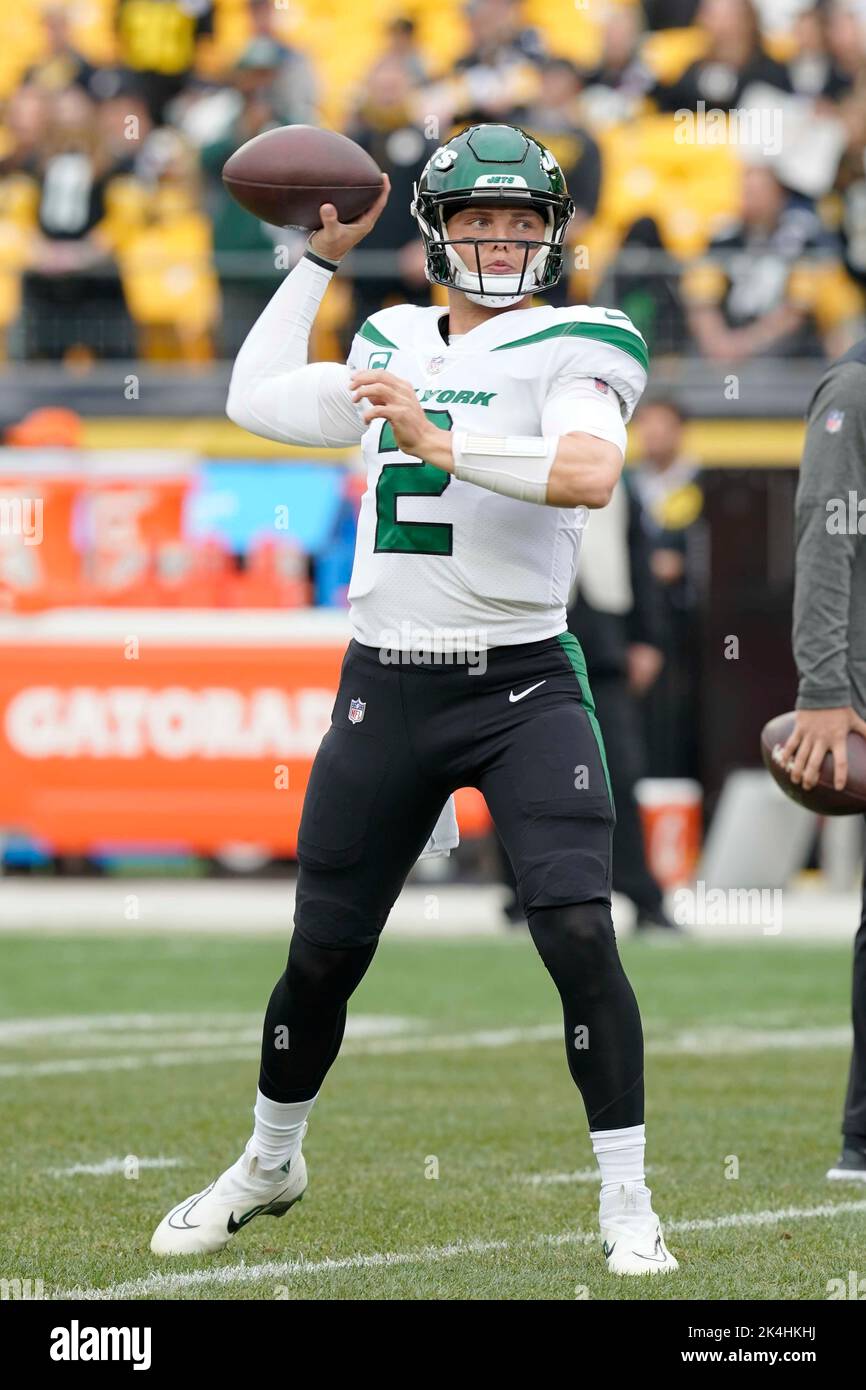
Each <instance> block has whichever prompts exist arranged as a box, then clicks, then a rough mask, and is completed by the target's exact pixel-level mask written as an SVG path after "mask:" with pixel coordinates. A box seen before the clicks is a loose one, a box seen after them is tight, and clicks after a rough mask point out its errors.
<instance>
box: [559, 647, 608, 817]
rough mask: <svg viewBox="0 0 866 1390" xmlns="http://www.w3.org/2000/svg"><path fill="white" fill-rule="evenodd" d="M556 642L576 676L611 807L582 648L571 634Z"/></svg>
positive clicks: (599, 732)
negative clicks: (599, 758)
mask: <svg viewBox="0 0 866 1390" xmlns="http://www.w3.org/2000/svg"><path fill="white" fill-rule="evenodd" d="M557 641H558V642H559V643H560V644H561V646H562V649H563V651H564V652H565V655H566V656H567V657H568V659H569V661H570V662H571V666H572V670H573V671H574V674H575V675H576V676H577V683H578V685H579V686H580V698H581V700H582V701H583V707H584V709H585V710H586V714H587V718H588V719H589V723H590V728H591V729H592V732H593V734H594V735H595V741H596V743H597V744H598V751H599V755H600V757H601V765H602V767H603V768H604V780H605V781H606V783H607V794H608V796H609V797H610V804H611V806H613V789H612V787H611V785H610V772H609V770H608V766H607V754H606V753H605V751H604V739H603V738H602V734H601V727H600V726H599V722H598V720H597V718H596V715H595V701H594V700H593V698H592V691H591V690H590V688H589V677H588V676H587V674H586V658H585V657H584V655H583V648H582V647H581V645H580V643H579V642H578V640H577V638H576V637H575V635H574V633H573V632H560V633H559V635H558V637H557Z"/></svg>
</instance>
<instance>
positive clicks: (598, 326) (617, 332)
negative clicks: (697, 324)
mask: <svg viewBox="0 0 866 1390" xmlns="http://www.w3.org/2000/svg"><path fill="white" fill-rule="evenodd" d="M547 338H595V339H596V340H597V341H598V342H601V343H607V345H608V347H615V348H620V350H621V351H622V352H627V353H628V355H629V356H630V357H633V358H634V359H635V361H636V362H639V363H640V365H641V366H642V367H643V369H644V371H646V370H647V368H648V367H649V353H648V352H647V346H646V343H645V342H644V340H643V338H639V337H638V335H637V334H636V333H630V332H629V331H628V329H626V328H616V327H614V326H612V325H608V324H605V323H557V324H555V325H554V326H553V328H543V329H542V330H541V332H540V333H532V334H530V336H529V337H528V338H515V340H514V342H513V343H500V344H499V345H498V347H495V348H493V349H492V351H493V352H502V351H504V349H505V348H517V347H529V345H530V344H531V343H543V342H544V341H545V340H546V339H547Z"/></svg>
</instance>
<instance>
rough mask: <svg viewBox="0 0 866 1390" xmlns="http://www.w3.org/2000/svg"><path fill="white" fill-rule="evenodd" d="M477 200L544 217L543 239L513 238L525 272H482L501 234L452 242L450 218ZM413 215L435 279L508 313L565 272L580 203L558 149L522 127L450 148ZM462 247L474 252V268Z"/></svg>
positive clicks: (464, 136) (469, 134)
mask: <svg viewBox="0 0 866 1390" xmlns="http://www.w3.org/2000/svg"><path fill="white" fill-rule="evenodd" d="M474 203H477V204H478V205H479V206H481V207H491V206H494V205H495V206H498V207H506V208H508V207H520V208H531V209H533V211H535V212H538V213H540V214H541V216H542V217H543V218H544V221H545V236H544V239H543V240H542V241H530V240H525V239H523V238H518V237H510V238H509V240H510V241H513V242H514V244H515V245H517V246H522V247H523V265H522V266H521V269H520V271H519V273H515V274H513V275H496V276H493V275H489V274H488V275H487V276H484V275H482V271H481V257H480V254H479V251H478V246H479V245H480V244H483V242H484V241H485V240H487V241H491V242H492V241H493V240H494V238H493V237H488V238H474V237H473V238H472V239H471V240H467V239H462V240H461V241H460V242H456V241H453V240H449V238H448V233H447V230H446V222H447V219H448V218H449V217H451V216H452V215H453V214H454V213H455V212H460V211H462V209H463V208H466V207H471V206H472V205H473V204H474ZM411 211H412V216H413V217H414V218H415V221H416V222H417V223H418V226H419V228H420V230H421V236H422V237H423V240H424V248H425V250H426V252H427V265H426V271H427V279H428V280H430V281H432V282H433V283H434V284H437V285H449V286H451V287H452V288H453V289H458V290H462V291H463V292H464V294H466V296H467V298H469V299H471V300H472V301H473V302H474V303H476V304H484V305H486V306H487V307H488V308H493V309H499V308H507V307H508V306H509V305H510V304H517V303H518V302H519V301H520V300H521V299H523V298H525V296H526V295H528V294H538V293H539V292H541V291H543V290H548V289H550V288H551V286H552V285H555V284H556V282H557V281H558V280H559V278H560V276H561V274H562V257H563V241H564V238H565V233H566V229H567V227H568V224H569V222H570V221H571V218H572V215H573V213H574V203H573V202H572V200H571V198H570V197H569V196H568V189H567V188H566V186H565V179H564V177H563V174H562V170H561V169H560V167H559V164H558V163H557V161H556V159H555V158H554V156H553V155H552V154H551V152H550V150H548V149H546V148H545V146H544V145H542V144H540V143H539V141H538V140H536V139H534V138H533V136H531V135H528V134H527V133H526V131H523V130H520V129H519V128H518V127H517V126H510V125H475V126H468V127H467V129H466V130H462V131H461V132H460V134H459V135H455V136H454V137H453V139H451V140H449V141H448V143H447V144H446V145H442V146H441V148H440V149H438V150H436V151H435V153H434V154H433V155H432V156H431V157H430V159H429V160H428V161H427V164H426V166H425V168H424V170H423V172H422V174H421V177H420V179H419V180H418V182H417V183H416V184H415V188H414V198H413V201H412V209H411ZM496 240H500V241H501V237H500V238H496ZM458 246H461V247H463V248H466V247H469V248H471V249H474V252H475V269H474V270H471V269H469V268H468V267H467V265H466V263H465V261H464V260H463V258H462V257H461V255H460V254H459V252H458V250H457V247H458Z"/></svg>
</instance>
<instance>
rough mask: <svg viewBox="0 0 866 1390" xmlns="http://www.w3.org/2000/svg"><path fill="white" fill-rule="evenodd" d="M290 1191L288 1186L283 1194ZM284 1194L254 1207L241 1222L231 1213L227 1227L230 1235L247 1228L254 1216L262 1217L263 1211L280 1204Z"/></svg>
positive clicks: (279, 1193)
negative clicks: (277, 1203)
mask: <svg viewBox="0 0 866 1390" xmlns="http://www.w3.org/2000/svg"><path fill="white" fill-rule="evenodd" d="M288 1190H289V1189H288V1186H286V1187H284V1188H283V1192H288ZM283 1192H278V1193H277V1195H276V1197H272V1198H271V1200H270V1201H269V1202H264V1203H263V1204H262V1205H261V1206H260V1207H252V1208H251V1209H250V1211H248V1212H247V1213H246V1214H245V1215H244V1216H242V1217H241V1219H240V1221H235V1214H234V1212H231V1213H230V1214H229V1219H228V1224H227V1226H226V1229H227V1231H228V1233H229V1235H230V1236H233V1235H234V1233H235V1231H239V1230H240V1229H241V1227H242V1226H246V1224H247V1222H248V1221H252V1219H253V1217H254V1216H260V1215H261V1213H262V1212H263V1211H267V1210H268V1208H269V1207H272V1206H273V1205H274V1202H278V1201H279V1200H280V1198H281V1197H282V1195H283Z"/></svg>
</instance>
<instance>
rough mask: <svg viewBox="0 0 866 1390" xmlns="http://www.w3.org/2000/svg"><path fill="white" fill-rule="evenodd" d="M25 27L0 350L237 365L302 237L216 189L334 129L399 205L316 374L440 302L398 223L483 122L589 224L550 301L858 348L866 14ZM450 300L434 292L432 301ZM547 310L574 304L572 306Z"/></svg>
mask: <svg viewBox="0 0 866 1390" xmlns="http://www.w3.org/2000/svg"><path fill="white" fill-rule="evenodd" d="M431 9H433V7H429V6H421V5H420V3H416V0H402V3H400V5H399V8H398V7H396V5H395V3H389V0H377V3H376V4H374V5H373V6H372V7H370V8H369V9H367V10H365V14H364V25H363V31H359V29H358V26H357V23H356V11H355V8H354V7H353V6H351V5H350V4H349V3H348V0H330V3H328V0H322V3H320V4H319V5H314V4H313V3H312V0H86V3H85V0H80V3H76V0H67V2H66V3H57V0H21V3H20V5H18V6H16V10H17V11H20V12H19V13H17V14H16V18H15V20H14V22H12V21H10V22H9V23H7V25H6V27H7V28H8V30H9V49H8V51H7V52H6V53H5V54H3V55H0V99H2V115H0V351H2V352H3V353H4V354H5V356H7V357H10V358H24V359H48V360H65V361H70V362H76V361H79V362H87V361H90V360H94V359H100V358H105V357H115V358H117V357H134V356H140V357H144V358H150V359H165V358H177V359H184V360H188V361H193V362H196V361H207V360H209V359H211V358H213V357H221V356H230V355H232V353H233V352H234V351H235V350H236V348H237V346H238V343H239V342H240V341H241V340H242V338H243V336H244V334H245V332H246V330H247V328H248V326H249V324H250V322H251V321H252V319H253V317H254V316H255V314H256V313H257V312H258V310H259V308H260V307H261V305H262V304H263V303H264V302H265V300H266V299H267V298H268V296H269V295H270V293H272V291H273V288H274V286H275V284H276V283H277V280H278V279H279V277H280V275H281V274H282V273H283V271H284V269H285V265H284V264H282V263H281V262H280V260H279V257H278V255H277V254H276V251H275V248H277V247H281V246H284V245H286V244H288V245H289V254H290V256H291V255H292V254H294V253H295V252H296V251H297V250H298V249H299V243H300V241H301V240H302V238H301V237H300V234H297V235H296V234H290V233H286V231H284V230H281V229H279V228H273V227H267V226H264V225H263V224H261V223H259V222H258V221H256V219H254V218H253V217H251V216H250V215H249V214H247V213H245V212H244V211H243V210H242V209H241V208H240V207H238V206H237V205H236V204H235V203H234V202H233V201H232V200H231V199H230V198H229V197H228V195H227V194H226V192H225V190H224V189H223V186H222V183H221V179H220V173H221V170H222V166H223V164H224V162H225V160H226V158H227V157H228V155H229V154H231V153H232V151H233V150H235V149H237V148H238V146H239V145H241V144H242V143H243V142H244V141H246V140H248V139H250V138H251V137H252V136H254V135H257V134H259V133H261V132H262V131H265V130H268V129H270V128H272V127H274V126H277V125H283V124H287V123H295V122H300V123H313V124H323V125H328V126H332V127H334V128H338V129H341V130H343V131H345V133H347V134H348V135H350V136H351V137H352V138H353V139H354V140H356V141H357V142H358V143H359V144H361V145H362V146H363V147H364V148H365V149H367V150H368V151H369V152H370V153H371V154H372V156H373V158H374V159H375V160H376V161H377V163H378V164H379V165H380V167H381V168H382V169H384V170H386V171H387V172H388V173H389V175H390V177H391V181H392V184H393V188H394V193H393V197H392V199H391V201H390V203H389V206H388V208H387V209H386V212H385V214H384V215H383V217H382V218H381V220H380V222H379V223H378V224H377V226H376V228H375V231H374V233H373V234H372V235H371V236H370V237H369V238H368V239H367V240H366V241H365V243H364V244H363V246H362V247H361V248H359V250H358V251H357V252H356V253H355V255H354V256H353V258H352V263H351V265H350V266H347V268H346V269H347V274H345V275H342V276H341V277H340V278H339V280H338V281H337V282H335V287H334V290H333V291H332V293H331V294H330V295H329V296H328V298H327V300H326V304H325V306H324V309H323V313H322V314H321V315H320V321H319V323H318V325H317V334H318V341H317V343H316V350H317V352H318V354H319V355H320V356H330V357H339V356H341V355H342V353H343V352H344V351H345V348H346V344H347V338H348V337H349V336H350V333H351V328H352V326H353V324H354V323H355V322H357V320H358V318H359V317H363V316H365V315H367V314H369V313H370V312H372V311H373V310H375V309H376V308H378V307H380V306H381V305H382V304H387V303H389V302H395V301H397V300H405V299H407V298H408V299H410V300H415V301H418V302H423V301H425V300H426V299H427V298H428V297H429V295H430V292H431V291H430V287H429V286H428V285H427V283H426V281H425V278H424V267H423V255H422V248H421V244H420V242H419V240H418V238H417V236H416V235H415V224H414V223H413V221H412V220H411V218H410V215H409V203H410V198H411V190H412V184H413V181H414V180H415V179H416V178H417V176H418V173H419V172H420V170H421V169H422V168H423V165H424V164H425V162H426V160H427V159H428V158H429V156H430V154H431V153H432V152H433V151H434V150H435V149H436V148H437V146H438V145H439V144H440V143H441V142H443V141H444V140H446V139H447V138H448V137H449V135H450V134H451V133H452V132H453V131H454V130H455V129H458V128H460V127H461V126H463V125H465V124H466V123H468V122H472V121H507V122H512V123H516V124H519V125H522V126H523V127H524V128H526V129H527V130H529V131H530V132H532V133H533V134H534V135H536V136H537V137H538V138H539V139H541V140H542V141H544V143H546V144H547V145H549V146H550V147H551V149H553V151H554V153H555V154H556V155H557V157H558V158H559V160H560V163H561V164H562V166H563V169H564V171H565V174H566V178H567V181H568V184H569V188H570V191H571V193H572V196H573V197H574V200H575V203H576V205H577V215H576V217H575V219H574V222H573V225H572V228H571V231H570V243H571V245H570V254H569V258H568V267H569V274H568V276H567V277H565V278H564V280H563V282H562V284H561V285H560V286H559V287H557V291H556V292H555V295H554V302H559V303H566V302H587V301H588V302H605V301H610V302H616V303H617V305H618V306H619V307H621V308H623V309H625V310H626V311H627V312H628V313H629V314H631V316H632V318H633V319H634V320H635V321H636V322H637V323H638V325H639V326H640V327H641V329H642V331H643V332H644V333H645V335H646V337H647V339H648V341H649V343H650V347H651V350H652V351H653V353H654V354H655V355H656V356H658V355H659V354H673V355H677V354H684V353H687V354H691V355H696V354H697V355H702V356H704V357H706V358H710V359H713V360H717V361H722V362H737V361H742V360H745V359H748V358H750V357H754V356H756V355H760V354H772V355H774V356H823V355H834V354H835V353H837V352H838V351H840V350H842V349H844V348H845V347H846V346H847V345H849V344H850V343H851V342H852V341H854V340H856V339H857V338H858V337H859V336H861V335H862V332H863V329H864V304H866V299H864V290H866V0H819V3H814V0H643V3H642V4H641V3H637V0H633V2H632V3H613V2H612V3H604V4H603V3H598V4H593V5H592V6H584V5H580V4H575V3H574V0H442V4H441V5H438V6H437V7H435V12H433V13H428V11H431ZM433 293H434V295H435V294H436V293H438V291H433ZM557 296H558V298H557Z"/></svg>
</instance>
